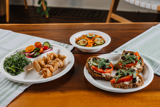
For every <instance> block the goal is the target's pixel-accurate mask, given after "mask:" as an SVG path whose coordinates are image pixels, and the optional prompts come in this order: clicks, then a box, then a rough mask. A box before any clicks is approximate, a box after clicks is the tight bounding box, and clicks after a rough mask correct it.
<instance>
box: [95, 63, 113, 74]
mask: <svg viewBox="0 0 160 107" xmlns="http://www.w3.org/2000/svg"><path fill="white" fill-rule="evenodd" d="M109 66H111V67H112V68H111V69H106V70H103V69H102V68H100V69H98V67H96V66H92V69H93V70H95V71H97V72H100V73H110V72H112V71H113V64H112V63H111V64H110V65H109Z"/></svg>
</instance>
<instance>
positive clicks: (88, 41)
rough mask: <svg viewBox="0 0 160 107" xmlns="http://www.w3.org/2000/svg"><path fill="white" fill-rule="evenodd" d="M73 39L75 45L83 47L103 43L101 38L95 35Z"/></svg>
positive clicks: (90, 34)
mask: <svg viewBox="0 0 160 107" xmlns="http://www.w3.org/2000/svg"><path fill="white" fill-rule="evenodd" d="M75 39H76V41H75V42H76V44H77V45H80V46H83V47H95V46H100V45H102V44H104V43H105V40H104V39H103V38H102V36H99V35H95V34H93V33H89V34H87V35H82V36H81V37H78V38H75Z"/></svg>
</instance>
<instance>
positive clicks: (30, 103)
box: [0, 23, 160, 107]
mask: <svg viewBox="0 0 160 107" xmlns="http://www.w3.org/2000/svg"><path fill="white" fill-rule="evenodd" d="M156 24H157V23H136V24H100V23H99V24H98V23H97V24H21V25H20V24H8V25H0V28H1V29H7V30H12V31H15V32H19V33H24V34H29V35H33V36H37V37H43V38H47V39H52V40H56V41H59V42H64V43H68V44H70V43H69V38H70V36H71V35H72V34H74V33H76V32H79V31H82V30H99V31H103V32H105V33H107V34H109V35H110V36H111V43H110V44H109V45H108V46H107V47H105V48H103V49H102V50H101V51H99V52H97V53H94V54H90V53H83V52H81V51H80V50H78V49H77V48H74V49H73V51H72V52H73V54H74V57H75V64H74V66H73V68H72V69H71V70H70V71H69V72H68V73H67V74H66V75H64V76H63V77H61V78H59V79H57V80H54V81H50V82H47V83H42V84H35V85H32V86H30V87H29V88H28V89H26V90H25V91H24V92H23V93H22V94H20V95H19V96H18V97H17V98H15V99H14V100H13V101H12V102H11V103H10V104H9V105H8V106H9V107H99V106H100V107H102V106H103V107H105V106H110V107H121V106H122V107H125V106H129V107H135V106H138V107H139V106H141V107H143V106H152V107H157V106H159V105H160V101H159V100H160V84H159V81H160V77H158V76H156V75H155V76H154V79H153V81H152V83H151V84H150V85H149V86H147V87H146V88H144V89H142V90H140V91H137V92H133V93H126V94H117V93H111V92H107V91H103V90H100V89H98V88H96V87H94V86H93V85H91V84H90V83H89V82H88V81H87V80H86V79H85V77H84V74H83V68H84V65H85V63H86V59H87V58H88V57H89V56H92V55H100V54H104V53H110V52H112V51H113V50H115V49H116V48H118V47H119V46H121V45H122V44H124V43H125V42H127V41H129V40H131V39H132V38H134V37H136V36H137V35H139V34H141V33H142V32H144V31H146V30H147V29H149V28H150V27H152V26H154V25H156Z"/></svg>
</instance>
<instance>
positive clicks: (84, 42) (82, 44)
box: [77, 39, 88, 46]
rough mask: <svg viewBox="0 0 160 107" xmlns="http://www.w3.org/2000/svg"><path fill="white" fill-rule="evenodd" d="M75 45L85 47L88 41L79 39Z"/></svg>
mask: <svg viewBox="0 0 160 107" xmlns="http://www.w3.org/2000/svg"><path fill="white" fill-rule="evenodd" d="M77 44H78V45H80V46H85V45H87V44H88V41H87V40H86V39H81V40H79V41H78V42H77Z"/></svg>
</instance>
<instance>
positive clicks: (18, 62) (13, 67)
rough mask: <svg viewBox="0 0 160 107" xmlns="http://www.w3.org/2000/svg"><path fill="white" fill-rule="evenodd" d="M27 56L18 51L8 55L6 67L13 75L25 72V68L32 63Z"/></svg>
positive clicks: (5, 62)
mask: <svg viewBox="0 0 160 107" xmlns="http://www.w3.org/2000/svg"><path fill="white" fill-rule="evenodd" d="M25 56H26V55H25V54H21V52H16V53H15V54H14V55H11V57H7V58H6V59H5V61H4V69H5V70H6V71H7V72H8V73H10V74H11V75H13V76H15V75H18V74H19V73H21V72H24V70H23V68H24V67H25V66H26V65H28V64H29V63H31V61H30V60H29V59H27V58H26V57H25Z"/></svg>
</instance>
